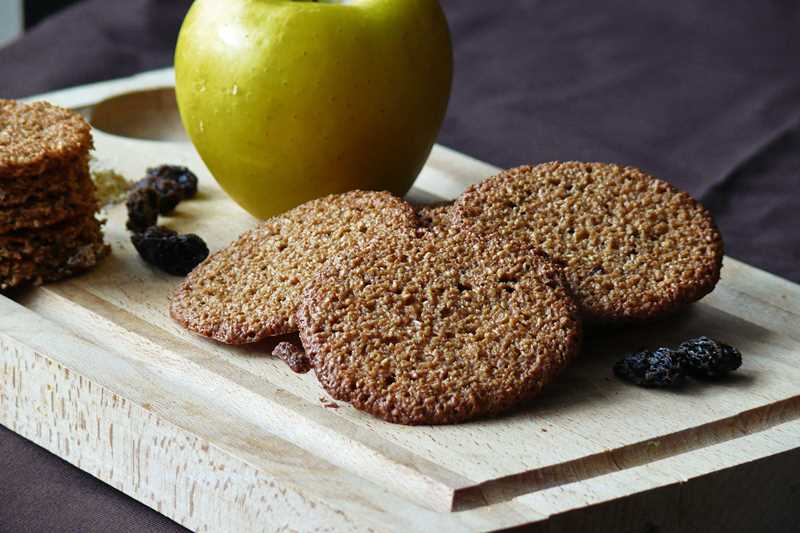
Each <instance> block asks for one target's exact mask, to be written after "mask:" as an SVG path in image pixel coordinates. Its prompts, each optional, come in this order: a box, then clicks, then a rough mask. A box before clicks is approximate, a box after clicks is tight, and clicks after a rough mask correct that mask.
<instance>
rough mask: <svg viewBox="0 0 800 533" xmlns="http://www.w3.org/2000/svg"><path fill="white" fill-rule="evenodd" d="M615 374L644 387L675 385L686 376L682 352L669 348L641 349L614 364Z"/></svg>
mask: <svg viewBox="0 0 800 533" xmlns="http://www.w3.org/2000/svg"><path fill="white" fill-rule="evenodd" d="M614 374H616V375H617V376H618V377H620V378H622V379H625V380H627V381H630V382H632V383H635V384H636V385H641V386H643V387H674V386H676V385H680V384H681V383H683V381H684V378H685V377H686V369H685V367H684V362H683V358H682V357H681V354H680V353H678V352H676V351H674V350H670V349H669V348H658V349H656V350H640V351H638V352H634V353H632V354H629V355H626V356H625V357H624V358H622V359H621V360H620V361H618V362H617V364H615V365H614Z"/></svg>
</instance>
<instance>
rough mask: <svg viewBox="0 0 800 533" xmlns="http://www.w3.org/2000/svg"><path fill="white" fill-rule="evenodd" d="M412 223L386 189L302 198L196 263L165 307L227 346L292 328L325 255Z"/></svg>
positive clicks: (412, 218) (410, 212)
mask: <svg viewBox="0 0 800 533" xmlns="http://www.w3.org/2000/svg"><path fill="white" fill-rule="evenodd" d="M415 225H416V219H415V215H414V210H413V209H412V208H411V206H410V205H409V204H407V203H406V202H405V201H404V200H401V199H400V198H397V197H395V196H392V195H391V194H389V193H387V192H367V191H352V192H349V193H345V194H339V195H331V196H328V197H325V198H320V199H317V200H313V201H311V202H307V203H305V204H303V205H301V206H299V207H296V208H294V209H292V210H291V211H289V212H287V213H285V214H283V215H281V216H277V217H274V218H271V219H269V220H267V221H265V222H263V223H261V224H259V225H258V226H257V227H256V228H254V229H252V230H250V231H247V232H245V233H244V234H243V235H242V236H240V237H239V238H238V239H237V240H236V241H234V242H233V243H232V244H231V245H230V246H228V247H226V248H224V249H223V250H220V251H219V252H217V253H215V254H213V255H212V256H211V257H209V258H208V259H206V260H205V261H204V262H203V263H201V264H200V265H199V266H198V267H197V268H196V269H195V270H194V271H193V272H191V273H190V274H189V276H188V277H187V278H186V280H185V281H184V283H183V284H181V286H180V287H179V288H178V291H177V292H176V293H175V295H174V296H173V298H172V302H171V304H170V312H171V314H172V316H173V318H174V319H175V320H177V321H178V322H180V323H181V324H182V325H183V326H184V327H186V328H187V329H189V330H190V331H193V332H195V333H198V334H200V335H203V336H206V337H210V338H212V339H215V340H217V341H220V342H224V343H228V344H246V343H252V342H257V341H259V340H261V339H263V338H265V337H269V336H273V335H283V334H286V333H293V332H295V331H297V324H296V321H295V311H296V310H297V306H298V305H299V304H300V300H301V298H302V294H303V289H304V288H305V285H306V283H307V281H308V280H309V279H311V277H312V276H313V275H314V274H316V272H317V270H318V269H319V268H320V267H321V266H322V264H323V263H324V262H325V261H326V260H327V259H329V258H330V257H332V256H334V255H336V254H338V253H340V252H343V251H346V250H350V249H354V248H356V247H358V246H360V245H363V244H366V243H367V242H369V241H370V240H372V239H375V238H386V237H387V236H389V235H393V234H394V233H405V232H413V231H414V229H415Z"/></svg>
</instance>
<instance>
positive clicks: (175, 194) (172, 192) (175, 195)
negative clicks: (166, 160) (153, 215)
mask: <svg viewBox="0 0 800 533" xmlns="http://www.w3.org/2000/svg"><path fill="white" fill-rule="evenodd" d="M138 189H151V190H153V191H154V192H155V194H156V197H157V198H158V202H157V203H158V213H159V214H160V215H168V214H170V213H171V212H172V211H174V210H175V208H176V207H177V206H178V204H179V203H180V202H181V200H183V193H182V192H181V190H180V187H178V184H177V183H176V182H174V181H169V180H158V179H156V178H153V177H152V176H148V177H146V178H142V179H141V180H139V181H138V182H136V184H135V185H134V190H138Z"/></svg>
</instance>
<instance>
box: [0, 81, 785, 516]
mask: <svg viewBox="0 0 800 533" xmlns="http://www.w3.org/2000/svg"><path fill="white" fill-rule="evenodd" d="M171 77H172V73H171V71H158V72H154V73H148V74H146V75H143V76H138V77H135V78H132V79H128V80H119V81H115V82H109V83H105V84H99V85H95V86H89V87H85V88H77V89H72V90H68V91H64V92H60V93H56V94H51V95H46V97H47V99H49V100H51V101H54V102H56V103H60V104H62V105H67V106H70V107H74V108H79V109H81V110H82V112H83V113H84V114H86V115H87V116H88V117H91V118H92V119H93V121H94V123H95V125H96V127H97V128H99V129H97V130H96V132H95V144H96V154H95V155H96V157H97V159H98V164H99V166H108V167H113V168H115V169H117V170H118V171H121V172H122V173H123V174H125V175H126V176H129V177H132V178H133V177H138V176H140V175H142V174H143V172H144V169H145V168H146V167H148V166H153V165H156V164H160V163H175V164H185V165H187V166H189V167H190V168H192V169H194V170H195V171H196V172H197V173H198V175H200V177H201V194H200V196H199V197H198V199H196V200H193V201H190V202H185V203H183V204H181V205H180V206H179V209H178V211H177V212H176V215H175V216H173V217H168V218H164V219H163V222H164V223H165V224H166V225H168V226H170V227H172V228H174V229H176V230H178V231H182V232H194V233H198V234H200V235H202V236H203V237H204V238H205V239H206V241H207V242H208V244H209V247H210V248H211V249H212V250H215V249H218V248H219V247H221V246H224V245H225V244H226V243H228V242H229V241H230V240H232V239H233V238H235V237H236V236H237V235H238V234H239V233H240V232H241V231H243V230H245V229H247V228H249V227H251V226H252V225H253V224H254V223H255V221H254V220H253V219H252V218H251V217H250V216H249V215H247V214H246V213H244V212H243V211H242V210H241V209H240V208H238V207H237V206H235V205H234V204H233V203H232V202H231V201H230V200H228V199H227V197H226V196H225V195H224V193H223V192H222V191H221V190H220V189H219V187H218V186H217V185H216V183H215V182H214V181H213V179H212V178H211V176H210V175H209V174H208V172H207V171H206V169H205V167H204V166H203V164H202V162H201V161H200V159H199V157H198V156H197V154H196V153H195V152H194V150H193V148H192V147H191V145H189V144H188V143H187V142H186V141H185V136H184V135H183V134H182V130H181V128H180V123H179V120H178V117H177V114H176V111H175V109H174V102H173V100H172V99H171V97H170V92H169V90H164V89H163V88H164V87H169V86H170V85H171V83H172V80H171ZM151 89H155V90H151ZM495 170H496V169H495V168H494V167H492V166H491V165H488V164H485V163H482V162H479V161H476V160H474V159H471V158H469V157H466V156H464V155H462V154H458V153H456V152H454V151H452V150H448V149H446V148H443V147H437V148H435V149H434V152H433V153H432V154H431V158H430V161H429V163H428V165H427V167H426V168H425V170H424V171H423V173H422V175H421V176H420V178H419V179H418V181H417V183H416V185H415V189H414V191H412V195H411V196H412V197H413V198H415V199H420V200H421V199H434V198H453V197H455V196H457V195H458V194H459V193H460V192H461V191H462V190H463V189H464V188H465V187H466V186H467V185H468V184H470V183H474V182H477V181H479V180H480V179H482V178H484V177H486V176H488V175H490V174H492V173H493V172H494V171H495ZM108 216H109V221H108V224H107V227H106V233H107V240H108V242H109V243H111V245H112V249H113V254H112V256H111V257H110V258H109V259H108V260H107V261H105V262H104V263H103V264H102V265H101V266H100V267H99V268H98V269H96V270H95V271H93V272H91V273H89V274H87V275H85V276H82V277H79V278H75V279H72V280H68V281H65V282H62V283H57V284H51V285H48V286H46V287H42V288H39V289H36V290H31V291H26V292H24V293H21V294H19V295H17V296H15V299H14V300H11V299H8V298H3V297H0V317H2V322H0V423H2V424H3V425H5V426H7V427H9V428H11V429H12V430H14V431H16V432H17V433H19V434H21V435H23V436H25V437H27V438H29V439H31V440H33V441H34V442H36V443H38V444H40V445H42V446H44V447H45V448H47V449H49V450H51V451H53V452H54V453H56V454H58V455H59V456H61V457H63V458H64V459H66V460H68V461H70V462H72V463H73V464H76V465H77V466H78V467H80V468H82V469H84V470H86V471H88V472H90V473H92V474H93V475H95V476H97V477H98V478H100V479H102V480H103V481H106V482H107V483H110V484H111V485H113V486H115V487H117V488H118V489H120V490H122V491H124V492H125V493H127V494H129V495H131V496H133V497H134V498H136V499H138V500H140V501H142V502H144V503H145V504H147V505H149V506H151V507H153V508H154V509H157V510H158V511H159V512H162V513H164V514H165V515H167V516H169V517H171V518H173V519H175V520H176V521H178V522H180V523H182V524H184V525H186V526H188V527H190V528H192V529H196V530H204V531H205V530H207V531H243V530H256V531H260V530H276V529H280V528H281V527H285V528H287V529H293V530H320V529H322V530H326V529H332V530H369V529H373V530H427V531H442V530H493V529H502V528H508V527H514V526H521V525H528V526H530V527H535V528H537V529H541V530H548V531H561V530H569V528H573V527H588V526H589V525H590V524H594V525H595V526H598V527H599V524H601V523H602V524H603V527H613V528H616V529H609V530H624V528H641V527H642V526H643V525H646V524H648V523H649V524H652V525H655V526H657V527H659V528H661V529H659V530H660V531H673V530H674V531H680V530H681V529H678V528H679V527H680V526H689V525H691V524H700V523H702V522H700V521H698V518H697V517H695V516H694V515H698V516H700V515H703V513H702V512H700V511H701V509H699V508H698V509H695V512H694V513H689V512H686V513H683V514H682V515H681V516H680V517H678V518H676V517H675V516H674V512H672V511H671V509H674V508H675V506H678V505H680V506H681V507H686V508H688V509H692V508H693V507H692V506H693V505H695V506H696V505H699V504H695V503H692V502H695V500H696V499H697V498H702V499H704V500H706V501H707V502H708V505H712V504H713V502H714V501H715V500H714V498H710V497H709V495H708V494H709V491H711V490H712V489H713V490H714V491H716V492H715V494H716V493H719V494H725V495H726V497H727V502H728V503H730V502H732V501H735V497H737V498H740V499H742V498H745V496H747V497H748V498H753V497H754V496H756V495H757V494H754V493H752V492H750V491H739V492H736V493H735V497H734V495H733V494H729V493H731V491H730V490H727V491H723V490H722V489H721V488H720V487H722V480H727V481H731V480H737V479H739V477H741V476H745V475H748V476H756V475H757V477H758V479H760V480H761V481H762V482H763V483H771V482H772V481H774V480H778V479H781V480H782V482H783V486H776V487H773V491H774V494H771V502H772V503H771V505H772V508H771V511H772V513H773V516H777V514H779V513H778V512H777V511H776V510H775V509H776V507H775V506H776V505H779V504H780V503H781V502H789V501H791V500H790V499H787V498H791V494H792V493H791V492H790V491H789V488H787V487H792V486H795V489H793V490H795V491H796V490H797V489H796V486H797V485H796V483H797V482H798V480H797V476H796V475H795V476H794V477H792V475H793V474H792V473H791V472H792V471H791V470H787V469H786V465H789V464H794V465H796V464H797V463H798V455H799V454H798V448H800V420H798V419H800V366H799V365H798V359H799V358H800V332H799V331H798V326H797V325H798V322H799V321H800V287H798V286H797V285H794V284H792V283H789V282H787V281H785V280H781V279H780V278H777V277H775V276H772V275H770V274H767V273H765V272H762V271H759V270H757V269H754V268H752V267H749V266H747V265H745V264H743V263H740V262H737V261H735V260H733V259H730V258H726V260H725V267H724V270H723V281H722V282H721V284H720V286H719V287H718V288H717V290H716V291H715V292H714V293H713V294H712V295H710V296H709V297H707V298H706V299H705V300H704V301H703V302H701V303H700V304H697V305H695V306H692V308H690V309H689V310H687V312H685V313H683V314H682V315H681V316H679V317H676V318H675V319H672V320H669V321H665V322H663V323H659V324H653V325H648V326H646V327H642V328H636V329H618V330H612V331H606V332H600V333H595V334H593V335H591V336H590V337H589V338H588V339H587V343H586V348H585V350H584V353H583V354H582V357H581V360H580V361H579V362H578V363H577V364H576V365H575V366H574V367H573V368H571V369H570V370H569V371H568V372H567V373H566V374H565V375H564V376H563V377H562V378H561V379H560V380H559V381H558V382H557V383H555V384H554V385H553V386H551V387H550V388H549V389H548V390H546V392H545V394H544V395H543V396H542V397H540V398H538V399H536V400H535V401H533V402H531V403H530V404H529V405H527V406H525V407H523V408H521V409H519V410H517V411H515V412H513V413H511V414H509V415H507V416H504V417H500V418H497V419H492V420H484V421H480V422H474V423H469V424H463V425H458V426H449V427H436V428H430V427H417V428H408V427H402V426H395V425H390V424H387V423H384V422H381V421H379V420H376V419H374V418H371V417H369V416H368V415H364V414H362V413H359V412H357V411H355V410H354V409H352V408H350V407H349V406H347V405H345V404H341V405H339V406H338V408H331V407H330V406H329V399H328V398H326V395H325V393H324V391H323V390H322V389H321V387H320V386H319V385H318V384H317V382H316V380H315V379H314V377H313V375H311V374H308V375H303V376H300V375H296V374H293V373H292V372H291V371H289V370H288V368H286V367H285V365H284V364H283V363H281V362H280V361H277V360H274V359H273V358H271V357H270V356H269V355H268V354H269V347H268V346H264V345H262V346H256V347H250V348H238V349H234V348H230V347H225V346H221V345H219V344H216V343H213V342H209V341H206V340H204V339H201V338H198V337H196V336H193V335H191V334H189V333H187V332H185V331H183V330H182V329H181V328H180V327H179V326H178V325H177V324H175V323H174V322H173V321H171V320H170V319H169V316H168V314H167V302H168V298H169V295H170V294H171V292H172V291H173V290H174V287H175V286H176V284H177V282H178V280H177V279H176V278H173V277H170V276H167V275H164V274H161V273H158V272H156V271H155V270H153V269H151V268H150V267H148V266H147V265H145V264H144V263H142V262H141V261H140V260H139V258H138V257H137V256H136V253H135V250H133V247H132V246H131V244H130V241H129V235H128V234H127V232H126V231H125V229H124V207H121V206H118V207H116V208H113V209H111V210H110V211H109V213H108ZM699 334H707V335H711V336H715V337H719V338H722V339H725V340H726V341H728V342H730V343H732V344H734V345H736V346H737V347H739V348H740V349H741V350H742V352H743V353H744V354H745V364H744V366H743V368H742V369H741V371H740V372H739V374H738V376H736V377H735V378H734V379H731V380H728V381H725V382H722V383H719V384H714V385H705V386H701V385H699V384H693V385H690V386H689V387H687V388H686V389H685V390H682V391H680V392H664V391H651V390H644V389H639V388H636V387H631V386H628V385H625V384H623V383H621V382H619V381H618V380H616V379H614V378H613V376H612V375H611V372H610V367H611V364H612V363H613V361H614V360H615V359H616V358H617V357H619V356H620V355H621V354H622V353H624V352H625V351H628V350H632V349H634V348H637V347H639V346H642V345H645V346H654V345H662V344H668V343H674V342H676V341H678V340H681V339H684V338H687V337H689V336H692V335H699ZM754 465H758V468H756V467H755V466H754ZM754 469H755V470H754ZM797 471H798V470H797V469H794V472H797ZM792 479H794V480H795V481H794V483H795V485H792ZM725 486H727V485H725ZM754 486H758V485H756V484H754ZM795 496H796V494H795ZM782 498H783V499H782ZM742 501H743V502H744V501H746V500H742ZM687 502H689V503H688V504H687ZM755 505H756V504H751V505H750V507H751V508H753V507H754V506H755ZM744 509H746V508H745V507H744V506H740V509H738V511H737V510H734V511H733V512H732V514H729V515H726V516H728V518H729V520H728V522H729V524H730V525H731V526H736V527H742V526H745V525H747V524H748V521H747V519H748V516H747V515H746V514H745V513H744V511H743V510H744ZM706 514H707V513H706ZM731 516H733V517H735V520H733V519H730V518H731ZM731 520H732V521H731ZM648 521H649V522H648ZM721 523H723V522H721ZM750 523H752V519H751V522H750ZM762 525H763V523H762ZM632 530H635V529H632ZM729 530H730V529H729Z"/></svg>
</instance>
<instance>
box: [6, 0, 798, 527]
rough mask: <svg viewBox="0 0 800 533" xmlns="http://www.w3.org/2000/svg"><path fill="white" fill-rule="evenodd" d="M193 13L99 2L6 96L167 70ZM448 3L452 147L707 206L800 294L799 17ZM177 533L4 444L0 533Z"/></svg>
mask: <svg viewBox="0 0 800 533" xmlns="http://www.w3.org/2000/svg"><path fill="white" fill-rule="evenodd" d="M189 4H190V2H189V1H187V0H180V1H179V0H127V1H125V2H122V1H115V2H109V1H107V0H87V1H84V2H82V3H81V4H78V5H76V6H74V7H73V8H70V9H68V10H66V11H64V12H62V13H60V14H58V15H57V16H55V17H53V18H51V19H48V20H47V21H45V22H44V23H42V24H41V25H39V26H37V27H36V28H34V29H33V30H32V31H31V32H29V33H28V34H27V35H26V36H24V37H23V38H21V39H20V40H18V41H17V42H15V43H13V44H11V45H9V46H7V47H6V48H4V49H0V96H2V97H21V96H28V95H32V94H36V93H40V92H44V91H49V90H53V89H57V88H62V87H66V86H71V85H79V84H84V83H88V82H92V81H99V80H103V79H111V78H116V77H120V76H125V75H129V74H134V73H136V72H139V71H142V70H148V69H152V68H157V67H163V66H167V65H169V64H170V63H171V56H172V49H173V46H174V40H175V36H176V33H177V29H178V27H179V23H180V19H181V17H182V15H183V13H184V12H185V10H186V9H187V7H188V5H189ZM443 4H444V6H445V9H446V11H447V14H448V17H449V20H450V24H451V27H452V30H453V37H454V43H455V49H456V63H457V74H456V82H455V88H454V93H453V99H452V102H451V107H450V111H449V113H448V117H447V119H446V121H445V125H444V128H443V130H442V133H441V137H440V142H442V143H443V144H445V145H448V146H452V147H454V148H456V149H459V150H461V151H463V152H466V153H468V154H471V155H473V156H476V157H478V158H480V159H484V160H486V161H489V162H492V163H495V164H497V165H500V166H511V165H516V164H521V163H528V162H538V161H546V160H553V159H579V160H602V161H614V162H621V163H627V164H633V165H637V166H640V167H642V168H644V169H646V170H648V171H650V172H652V173H653V174H655V175H657V176H660V177H663V178H665V179H667V180H669V181H671V182H673V183H674V184H676V185H678V186H679V187H682V188H684V189H686V190H688V191H690V192H691V193H692V194H694V195H696V196H697V197H699V198H700V199H702V200H703V201H704V202H705V203H706V205H707V206H708V207H709V208H710V209H711V210H712V211H713V212H714V214H715V216H716V218H717V221H718V223H719V225H720V227H721V229H722V232H723V235H724V237H725V241H726V246H727V252H728V254H729V255H732V256H733V257H737V258H739V259H742V260H744V261H747V262H749V263H751V264H754V265H756V266H759V267H761V268H764V269H766V270H769V271H771V272H774V273H776V274H779V275H781V276H784V277H786V278H789V279H791V280H793V281H795V282H800V231H798V230H797V228H798V222H799V221H800V199H798V195H797V194H796V190H797V189H798V187H800V31H799V30H798V28H800V3H798V2H795V1H793V0H786V1H777V0H773V1H769V2H752V1H750V0H734V1H729V2H725V3H724V4H719V3H716V2H696V1H694V0H680V1H678V0H676V1H673V2H646V1H631V0H626V1H622V0H607V1H605V2H595V3H585V2H545V1H534V0H506V1H504V2H485V1H484V2H479V1H477V0H476V1H464V0H443ZM765 490H768V488H765ZM765 496H766V494H765ZM178 529H180V528H179V527H178V526H177V525H175V524H173V523H172V522H170V521H169V520H167V519H165V518H163V517H161V516H159V515H157V514H156V513H154V512H152V511H150V510H148V509H147V508H145V507H143V506H141V505H139V504H138V503H136V502H134V501H133V500H131V499H129V498H127V497H126V496H124V495H122V494H120V493H118V492H116V491H114V490H113V489H111V488H109V487H107V486H105V485H103V484H102V483H99V482H97V481H96V480H94V479H93V478H91V477H90V476H88V475H86V474H83V473H82V472H80V471H79V470H77V469H75V468H72V467H70V466H68V465H66V464H65V463H63V462H62V461H61V460H60V459H58V458H56V457H55V456H52V455H50V454H49V453H47V452H45V451H43V450H41V449H39V448H37V447H35V446H33V445H31V444H29V443H27V442H26V441H24V440H23V439H21V438H19V437H16V436H15V435H13V434H12V433H10V432H9V431H7V430H5V429H3V428H0V532H5V531H34V532H38V531H43V532H44V531H48V532H49V531H116V532H127V531H131V532H147V531H172V530H178Z"/></svg>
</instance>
